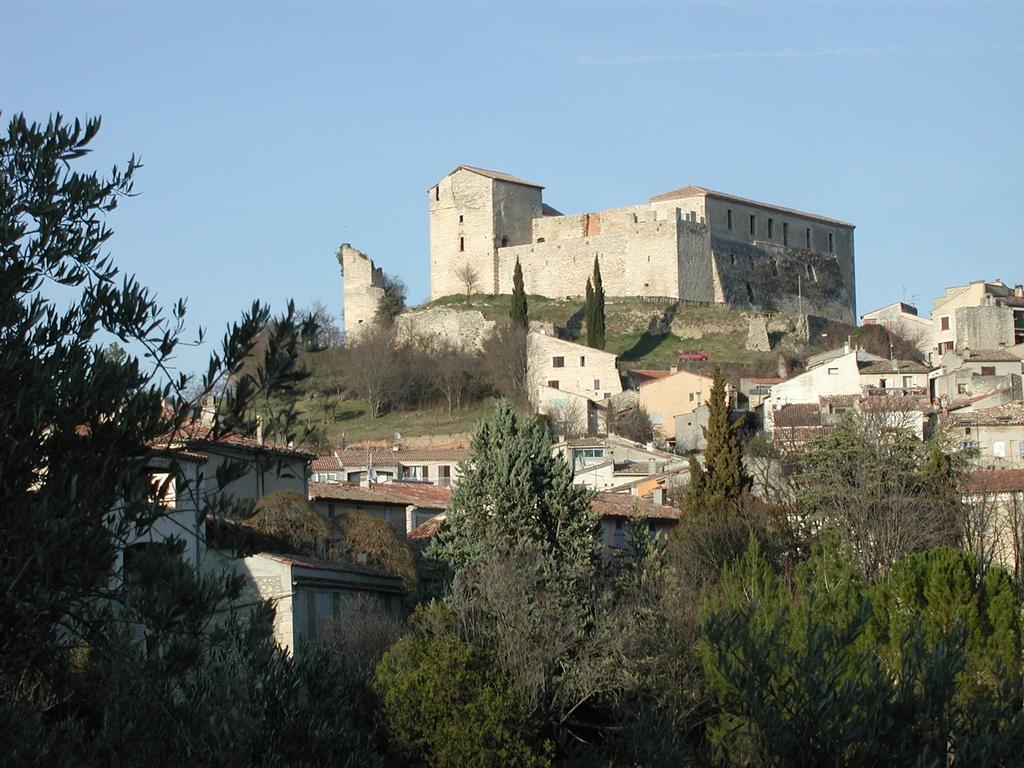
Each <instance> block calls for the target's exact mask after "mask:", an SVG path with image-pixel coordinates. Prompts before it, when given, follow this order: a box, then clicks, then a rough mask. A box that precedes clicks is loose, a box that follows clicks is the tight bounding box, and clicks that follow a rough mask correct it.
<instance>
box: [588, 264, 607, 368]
mask: <svg viewBox="0 0 1024 768" xmlns="http://www.w3.org/2000/svg"><path fill="white" fill-rule="evenodd" d="M591 279H592V280H593V282H591ZM583 314H584V317H585V319H586V322H587V346H588V347H593V348H594V349H604V345H605V316H604V282H603V281H602V279H601V264H600V262H598V260H597V256H595V257H594V275H593V278H589V277H588V278H587V300H586V304H585V305H584V308H583Z"/></svg>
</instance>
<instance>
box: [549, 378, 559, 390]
mask: <svg viewBox="0 0 1024 768" xmlns="http://www.w3.org/2000/svg"><path fill="white" fill-rule="evenodd" d="M548 386H549V387H551V388H552V389H558V381H557V380H556V379H552V380H551V381H549V382H548Z"/></svg>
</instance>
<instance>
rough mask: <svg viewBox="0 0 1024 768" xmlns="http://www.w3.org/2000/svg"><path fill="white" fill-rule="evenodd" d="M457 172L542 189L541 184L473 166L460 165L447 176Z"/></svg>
mask: <svg viewBox="0 0 1024 768" xmlns="http://www.w3.org/2000/svg"><path fill="white" fill-rule="evenodd" d="M458 171H470V172H472V173H477V174H480V175H481V176H486V177H487V178H489V179H495V180H496V181H505V182H508V183H509V184H521V185H523V186H524V187H536V188H537V189H544V186H543V185H542V184H534V183H533V182H532V181H527V180H526V179H520V178H519V177H518V176H512V175H511V174H508V173H502V172H501V171H490V170H488V169H486V168H478V167H477V166H475V165H465V164H463V165H460V166H458V167H457V168H456V169H455V170H453V171H452V172H451V173H449V174H448V175H449V176H451V175H452V174H454V173H456V172H458Z"/></svg>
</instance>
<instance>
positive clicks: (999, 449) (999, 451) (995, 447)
mask: <svg viewBox="0 0 1024 768" xmlns="http://www.w3.org/2000/svg"><path fill="white" fill-rule="evenodd" d="M992 455H993V456H995V457H996V458H997V459H1005V458H1006V443H1004V442H1003V441H1002V440H996V441H994V442H993V443H992Z"/></svg>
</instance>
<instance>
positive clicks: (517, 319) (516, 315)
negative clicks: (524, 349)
mask: <svg viewBox="0 0 1024 768" xmlns="http://www.w3.org/2000/svg"><path fill="white" fill-rule="evenodd" d="M509 317H510V318H511V319H512V325H517V326H519V327H521V328H529V327H530V320H529V316H528V311H527V308H526V289H525V288H523V268H522V266H521V265H520V264H519V259H516V271H515V272H514V273H513V275H512V307H511V308H510V309H509Z"/></svg>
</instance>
